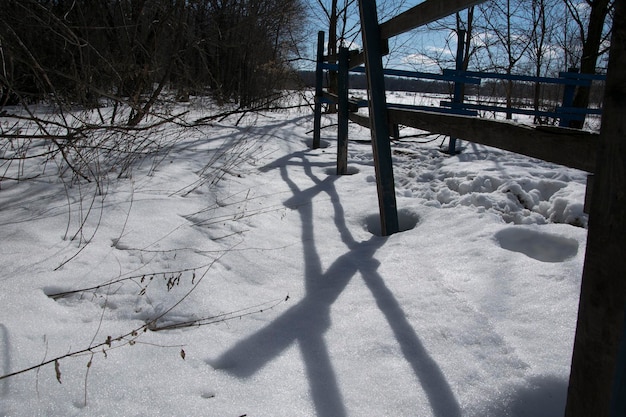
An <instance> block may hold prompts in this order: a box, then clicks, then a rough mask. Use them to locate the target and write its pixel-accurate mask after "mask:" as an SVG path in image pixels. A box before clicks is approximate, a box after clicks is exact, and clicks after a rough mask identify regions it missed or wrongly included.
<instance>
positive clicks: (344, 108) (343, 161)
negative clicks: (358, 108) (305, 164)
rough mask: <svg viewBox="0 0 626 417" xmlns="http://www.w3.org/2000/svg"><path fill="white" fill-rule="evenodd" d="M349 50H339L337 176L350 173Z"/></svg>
mask: <svg viewBox="0 0 626 417" xmlns="http://www.w3.org/2000/svg"><path fill="white" fill-rule="evenodd" d="M348 53H349V52H348V48H343V47H341V48H339V71H338V73H337V92H338V95H339V97H338V100H337V101H338V102H339V103H338V106H337V124H338V127H337V175H346V174H347V173H348V114H349V113H350V111H349V103H348V60H349V57H348Z"/></svg>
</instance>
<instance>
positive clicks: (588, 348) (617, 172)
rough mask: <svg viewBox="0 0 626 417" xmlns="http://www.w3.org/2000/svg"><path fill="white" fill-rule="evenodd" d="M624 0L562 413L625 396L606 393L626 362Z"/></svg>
mask: <svg viewBox="0 0 626 417" xmlns="http://www.w3.org/2000/svg"><path fill="white" fill-rule="evenodd" d="M625 3H626V2H625V1H623V0H617V1H616V2H615V16H614V19H613V36H612V40H611V50H610V57H609V65H608V71H607V80H606V88H605V95H604V105H603V115H602V127H601V128H600V143H599V144H598V158H597V163H596V171H595V181H594V187H593V195H592V197H591V210H590V213H589V232H588V235H587V253H586V256H585V265H584V268H583V278H582V286H581V294H580V305H579V309H578V323H577V327H576V337H575V340H574V352H573V356H572V369H571V374H570V381H569V392H568V396H567V405H566V410H565V416H566V417H590V416H593V417H608V416H611V417H613V416H624V411H623V410H624V397H621V398H615V397H613V398H612V396H613V393H614V392H616V393H619V392H621V393H622V394H623V392H624V381H623V379H622V380H621V382H620V380H619V378H620V375H621V377H622V378H623V377H624V372H625V371H624V369H623V368H621V369H620V368H618V365H619V364H620V363H621V364H622V365H621V366H622V367H623V366H624V365H623V364H624V363H625V362H626V361H625V360H624V357H623V355H624V354H625V352H624V349H622V350H621V353H620V343H624V341H623V337H624V316H625V311H624V307H625V306H626V117H624V115H626V71H624V68H626V4H625ZM620 354H621V355H622V357H621V358H620ZM620 384H621V387H620ZM620 390H621V391H620ZM616 395H619V394H616ZM611 402H612V403H613V404H612V405H611ZM620 404H621V405H620ZM611 407H613V409H612V410H611ZM619 407H621V413H620V408H619Z"/></svg>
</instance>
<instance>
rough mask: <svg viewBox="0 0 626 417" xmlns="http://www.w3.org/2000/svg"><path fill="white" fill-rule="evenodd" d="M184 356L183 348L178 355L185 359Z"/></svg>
mask: <svg viewBox="0 0 626 417" xmlns="http://www.w3.org/2000/svg"><path fill="white" fill-rule="evenodd" d="M185 356H187V355H186V354H185V350H184V349H181V350H180V357H181V358H183V360H185Z"/></svg>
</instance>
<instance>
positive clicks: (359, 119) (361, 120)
mask: <svg viewBox="0 0 626 417" xmlns="http://www.w3.org/2000/svg"><path fill="white" fill-rule="evenodd" d="M348 119H350V121H351V122H353V123H356V124H358V125H359V126H363V127H365V128H368V129H370V128H371V126H372V124H371V123H370V118H369V117H367V116H363V115H362V114H358V113H350V114H349V115H348Z"/></svg>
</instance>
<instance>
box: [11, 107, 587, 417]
mask: <svg viewBox="0 0 626 417" xmlns="http://www.w3.org/2000/svg"><path fill="white" fill-rule="evenodd" d="M192 110H193V111H192V112H190V114H189V116H188V117H190V118H193V117H202V116H203V112H206V111H209V110H206V109H203V108H194V109H192ZM204 115H206V114H204ZM237 117H238V116H237ZM237 117H234V118H232V119H226V120H224V121H221V122H219V123H217V122H216V123H213V124H212V125H211V126H204V127H202V128H197V129H194V130H191V131H186V133H185V134H184V135H181V134H180V131H179V130H176V128H170V129H171V132H168V133H167V134H168V135H169V136H170V137H172V138H174V137H176V140H173V139H172V141H171V145H172V146H173V148H172V149H171V151H170V152H169V153H168V154H167V155H163V157H164V159H163V160H162V161H161V162H160V164H159V165H158V166H156V169H154V167H152V166H149V164H144V165H142V166H137V167H135V169H134V170H133V174H132V175H131V176H126V177H124V178H121V179H116V177H115V175H114V173H112V174H111V175H110V176H109V177H108V179H107V180H105V181H103V184H104V185H105V187H103V188H102V189H101V191H100V192H99V193H98V192H97V190H96V188H95V186H94V185H93V184H87V183H82V184H80V185H79V184H76V183H74V184H70V183H68V182H65V183H63V182H61V181H60V180H59V179H58V176H56V175H54V173H53V172H52V171H53V170H52V169H49V170H47V171H46V172H45V174H44V175H42V176H40V177H38V178H36V179H32V180H28V181H20V182H17V181H3V182H2V184H1V189H0V225H1V226H0V230H1V233H2V240H1V241H0V260H1V265H2V271H1V272H0V285H1V286H2V291H0V305H2V308H1V309H0V374H2V375H5V374H8V373H12V372H15V371H19V370H22V369H26V368H29V367H31V366H36V365H38V364H40V363H42V362H44V361H47V360H50V359H55V358H61V359H59V360H58V362H57V364H58V370H59V372H60V381H61V383H59V382H58V381H57V374H56V372H55V364H54V362H53V363H50V364H48V365H45V366H42V367H40V368H38V369H34V370H31V371H28V372H24V373H21V374H19V375H16V376H12V377H9V378H5V379H1V380H0V415H8V416H36V415H41V416H51V415H59V416H72V415H75V416H81V415H85V416H94V415H103V416H117V415H119V416H158V415H162V416H174V415H177V416H179V415H186V416H219V417H221V416H242V415H246V416H248V417H251V416H268V417H270V416H271V417H279V416H313V415H317V416H324V417H341V416H421V417H428V416H435V417H444V416H445V417H454V416H493V417H501V416H520V417H521V416H534V417H538V416H557V415H562V413H563V409H564V401H565V396H566V390H567V380H568V376H569V365H570V360H571V350H572V344H573V336H574V329H575V323H576V314H577V306H578V295H579V290H580V277H581V274H582V264H583V259H584V253H585V241H586V235H587V232H586V229H585V226H586V221H587V220H586V216H585V215H584V213H583V201H584V193H585V182H586V173H584V172H581V171H577V170H573V169H568V168H565V167H562V166H558V165H554V164H551V163H547V162H543V161H539V160H534V159H530V158H527V157H524V156H520V155H515V154H512V153H508V152H505V151H501V150H497V149H493V148H488V147H484V146H479V145H475V144H472V143H467V142H462V152H461V153H460V154H458V155H455V156H448V155H446V154H444V153H442V152H441V151H440V149H439V146H440V144H441V142H442V139H443V138H438V137H428V138H427V139H429V140H418V139H413V140H405V141H401V142H397V143H394V144H393V146H392V149H393V158H394V174H395V182H396V198H397V203H398V208H399V216H400V224H401V228H402V230H403V231H402V232H401V233H397V234H394V235H392V236H389V237H381V236H380V226H379V221H378V200H377V194H376V183H375V174H374V166H373V162H372V150H371V146H370V145H369V144H368V143H367V140H368V139H369V131H367V130H364V129H361V128H359V127H357V126H353V125H351V126H350V138H351V139H354V141H351V142H350V149H349V167H350V168H349V171H350V174H351V175H346V176H337V175H335V166H336V149H335V140H334V135H335V132H334V131H333V129H332V128H326V129H324V130H323V145H324V146H323V147H322V148H320V149H316V150H312V149H311V148H310V143H311V135H310V133H307V132H309V131H310V130H311V129H312V114H311V113H310V112H309V111H308V110H301V111H291V112H282V113H281V112H268V113H264V114H257V115H249V116H248V117H246V118H245V120H244V121H243V123H242V124H240V125H238V126H236V125H235V121H236V120H237ZM324 119H325V120H324V123H325V124H331V123H332V122H333V120H334V118H333V116H325V118H324ZM405 133H412V132H410V131H408V130H404V131H403V134H405ZM413 133H414V132H413ZM23 169H26V170H28V169H40V167H37V166H33V167H29V166H26V167H25V168H23ZM81 225H82V226H81ZM72 237H73V239H72ZM94 287H97V288H94ZM87 288H92V289H89V290H85V291H79V292H76V293H71V294H66V295H63V296H58V297H54V296H53V295H54V294H58V293H62V292H66V291H74V290H81V289H87ZM157 318H158V319H157ZM155 319H157V320H155ZM201 319H206V320H203V321H198V322H196V323H197V324H202V325H200V326H192V327H176V326H175V325H176V324H177V323H182V322H189V321H193V320H201ZM164 326H172V328H170V329H167V330H160V331H155V329H158V328H160V327H164ZM147 328H150V329H149V330H147ZM135 331H136V332H135ZM109 336H110V337H111V339H110V340H109V341H108V342H107V338H108V337H109ZM120 336H124V337H123V338H122V339H121V340H117V338H118V337H120ZM129 341H132V342H129ZM95 346H98V347H95ZM89 349H90V350H89ZM83 350H85V351H84V352H83V353H82V354H80V355H74V356H71V357H64V355H66V354H68V353H72V352H78V351H83ZM183 352H184V354H183ZM183 356H184V358H183Z"/></svg>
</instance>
